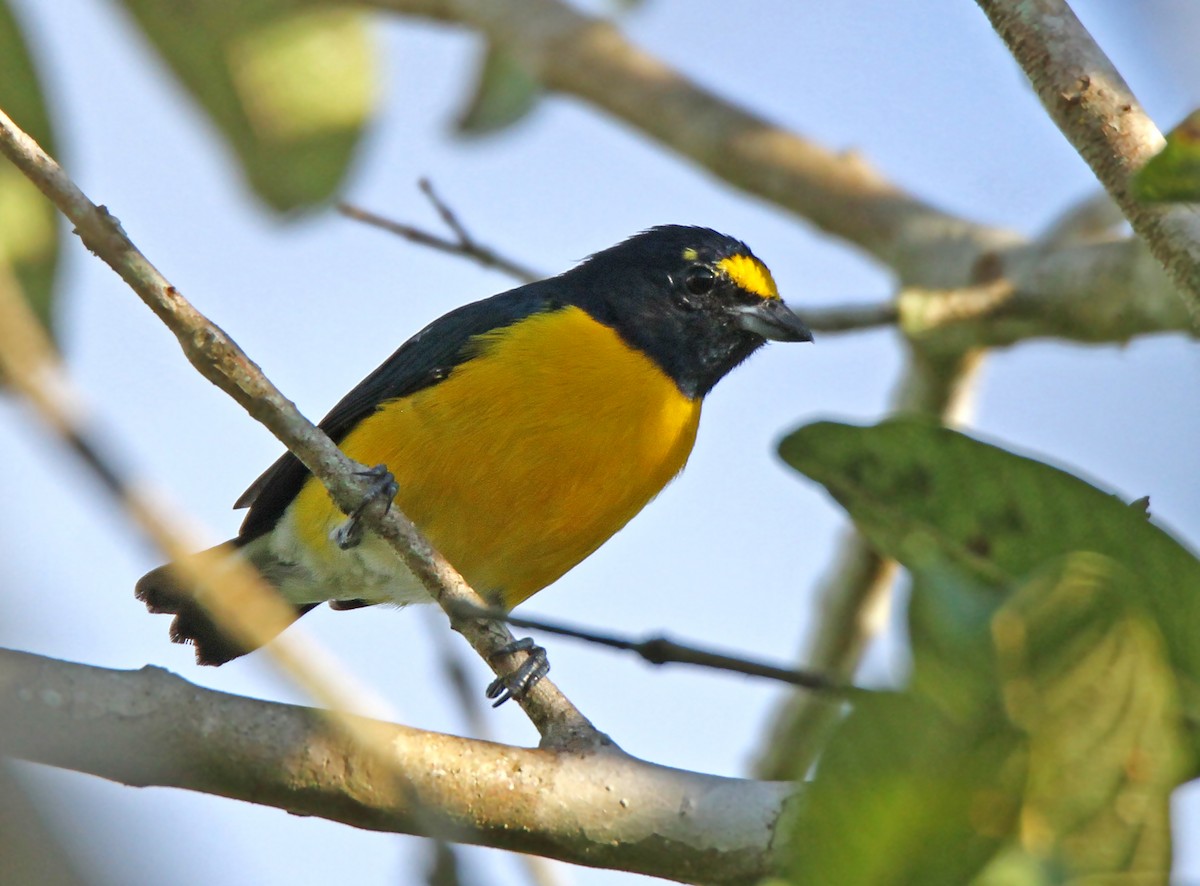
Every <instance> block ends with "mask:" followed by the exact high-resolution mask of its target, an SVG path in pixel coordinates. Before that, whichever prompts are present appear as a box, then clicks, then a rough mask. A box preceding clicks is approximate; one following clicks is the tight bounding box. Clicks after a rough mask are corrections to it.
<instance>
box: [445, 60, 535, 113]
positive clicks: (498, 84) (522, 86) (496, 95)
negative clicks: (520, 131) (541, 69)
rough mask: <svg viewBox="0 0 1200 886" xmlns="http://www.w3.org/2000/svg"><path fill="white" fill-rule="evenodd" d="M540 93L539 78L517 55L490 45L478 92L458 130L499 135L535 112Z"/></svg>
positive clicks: (476, 84) (480, 72) (476, 82)
mask: <svg viewBox="0 0 1200 886" xmlns="http://www.w3.org/2000/svg"><path fill="white" fill-rule="evenodd" d="M541 94H542V89H541V84H540V83H538V81H537V78H536V77H534V76H533V74H532V73H531V72H530V71H529V70H528V69H527V68H526V67H525V66H524V65H522V64H521V62H520V61H519V60H518V59H517V58H516V57H515V56H513V55H512V54H510V53H508V52H506V51H505V50H504V49H502V48H500V47H498V46H496V45H494V44H489V45H488V47H487V51H486V53H485V54H484V58H483V63H482V65H481V66H480V69H479V76H478V77H477V78H476V81H475V91H474V93H473V94H472V95H471V100H470V101H469V102H468V103H467V107H466V109H465V110H463V112H462V113H461V114H460V115H459V118H458V121H457V123H456V124H455V128H456V129H457V131H458V132H459V134H461V135H485V134H490V133H493V132H499V131H500V130H502V129H506V128H507V127H509V126H512V125H513V124H514V123H516V122H517V121H519V120H521V119H522V118H523V117H525V116H526V115H527V114H528V113H529V112H530V111H532V110H533V109H534V107H535V106H536V105H537V103H538V99H540V98H541Z"/></svg>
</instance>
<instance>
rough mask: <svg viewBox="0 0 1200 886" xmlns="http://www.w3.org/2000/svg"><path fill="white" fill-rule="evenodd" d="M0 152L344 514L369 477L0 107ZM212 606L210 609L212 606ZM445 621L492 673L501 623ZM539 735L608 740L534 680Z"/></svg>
mask: <svg viewBox="0 0 1200 886" xmlns="http://www.w3.org/2000/svg"><path fill="white" fill-rule="evenodd" d="M0 152H2V153H3V154H5V155H6V156H7V157H8V158H9V159H10V160H11V161H12V162H13V163H14V165H16V166H17V168H19V169H20V170H21V171H22V172H23V173H24V174H25V175H26V176H27V177H28V178H29V179H30V180H31V181H33V183H34V184H35V185H37V186H38V188H39V189H40V190H41V191H42V192H43V193H44V194H45V195H46V196H47V197H49V198H50V200H51V201H52V202H53V203H54V204H55V205H56V206H57V207H58V208H59V210H60V211H61V212H62V213H63V214H64V215H65V216H67V218H69V219H70V220H71V221H72V222H73V223H74V225H75V233H76V234H78V235H79V237H80V239H81V240H83V242H84V244H85V245H86V246H87V247H88V248H89V249H90V250H91V251H92V252H94V253H95V254H96V255H97V256H99V257H100V258H101V259H103V260H104V261H105V262H106V263H107V264H108V265H109V266H110V267H112V269H113V270H114V271H116V272H117V274H118V275H119V276H120V277H121V279H123V280H124V281H125V282H126V283H128V284H129V286H130V287H131V288H132V289H133V290H134V292H136V293H137V294H138V295H139V296H140V297H141V298H142V300H143V301H144V302H145V303H146V304H147V305H148V306H149V307H150V309H151V310H152V311H154V313H155V314H156V315H157V316H158V317H159V319H161V320H162V321H163V323H164V324H165V325H166V326H167V327H168V328H169V329H170V330H171V331H172V332H173V333H175V336H176V338H177V339H178V340H179V343H180V345H181V346H182V348H183V351H184V355H185V356H186V357H187V359H188V360H189V362H191V364H192V365H193V366H194V367H195V368H196V369H197V370H198V371H199V372H200V374H201V375H203V376H204V377H205V378H207V379H208V380H209V381H211V382H212V383H213V384H215V385H216V386H217V387H219V388H221V390H223V391H225V392H226V393H227V394H229V395H230V396H231V397H233V398H234V400H236V401H237V402H238V403H239V404H241V405H242V407H243V408H245V409H246V411H247V412H249V413H250V415H251V416H253V417H254V418H256V419H258V421H260V422H261V423H262V424H263V425H265V426H266V427H267V429H268V430H270V431H271V432H272V433H273V434H274V435H275V436H276V437H278V438H279V440H280V441H281V442H282V443H283V444H284V445H285V446H287V447H288V448H289V449H290V450H291V451H292V452H294V453H295V454H296V456H297V457H298V458H299V459H300V460H301V462H303V463H304V465H305V467H307V468H308V469H309V470H310V471H312V473H313V474H314V475H315V476H316V477H317V479H319V480H320V481H321V482H322V483H323V484H325V486H326V488H327V489H328V490H329V492H330V495H331V496H332V498H333V500H334V502H336V503H337V505H338V507H340V508H341V509H342V510H343V511H345V512H346V513H349V512H350V511H352V510H354V509H355V508H356V507H357V506H358V505H359V504H360V503H361V502H362V500H363V497H364V495H365V494H366V491H367V486H368V484H369V481H368V480H366V479H365V478H364V477H363V476H361V474H362V471H363V467H362V466H361V465H358V464H356V463H355V462H353V461H351V460H350V459H348V458H347V457H346V456H345V455H343V454H342V452H341V451H340V450H339V449H338V448H337V447H336V446H335V445H334V444H333V442H332V441H331V440H330V439H329V438H328V437H327V436H326V435H325V434H324V433H323V432H322V431H320V430H319V429H318V428H317V427H315V426H314V425H313V424H312V423H311V422H309V421H308V420H307V419H306V418H305V417H304V416H303V415H301V414H300V412H299V410H297V409H296V406H295V404H294V403H292V402H291V401H290V400H288V399H287V398H285V397H284V396H283V394H281V393H280V392H279V390H278V389H277V388H276V387H275V386H274V385H272V384H271V383H270V381H268V380H267V378H266V377H265V376H264V375H263V374H262V371H261V370H260V369H259V368H258V366H257V365H255V364H254V363H253V362H252V361H251V360H250V358H249V357H248V356H246V354H245V353H244V352H243V351H242V350H241V348H239V347H238V346H237V344H236V343H235V342H234V341H233V340H232V339H231V338H229V337H228V336H227V335H226V334H225V333H224V331H222V330H221V329H220V328H219V327H217V326H216V325H215V324H214V323H212V322H211V321H210V320H208V318H206V317H205V316H204V315H203V314H201V313H200V312H199V311H197V310H196V309H195V308H194V307H193V306H192V305H191V304H190V303H188V301H187V300H186V299H185V298H184V297H183V295H182V294H181V293H180V292H179V290H178V289H176V288H175V287H174V286H172V285H171V284H170V283H169V282H168V281H167V280H166V278H164V277H163V276H162V275H161V274H160V273H159V272H158V270H157V269H156V268H155V267H154V266H153V265H152V264H150V262H149V261H148V260H147V259H146V258H145V256H143V255H142V254H141V253H140V252H139V251H138V249H137V247H135V246H134V245H133V243H132V242H131V241H130V240H129V238H128V237H127V236H126V235H125V232H124V231H123V230H122V229H121V226H120V224H119V223H118V222H117V221H116V219H114V218H113V217H112V216H111V215H110V214H109V213H108V211H107V210H106V209H104V208H103V207H97V206H96V205H94V204H93V203H92V202H91V201H90V200H88V199H87V197H86V196H85V195H84V194H83V192H82V191H80V190H79V189H78V188H77V187H76V186H75V184H74V183H73V182H72V181H71V180H70V179H69V178H68V177H67V175H66V173H65V172H63V170H62V169H61V168H60V167H59V166H58V164H57V163H55V162H54V160H53V159H52V158H51V157H50V156H49V155H47V154H46V153H45V152H44V151H42V149H41V148H40V147H39V146H38V145H37V143H36V142H34V140H33V139H31V138H30V137H29V136H28V135H26V134H25V133H24V132H23V131H21V129H20V128H19V127H17V125H16V124H15V123H13V122H12V120H10V119H9V118H8V117H7V116H6V115H5V114H4V113H3V112H0ZM381 511H382V509H379V508H373V509H368V512H367V513H364V514H363V517H364V524H365V525H366V526H367V527H368V528H369V529H371V530H372V531H373V532H375V533H376V534H378V535H379V536H381V537H382V538H384V539H386V540H387V541H388V542H389V543H390V544H391V545H392V547H393V548H394V549H395V550H396V552H397V553H398V554H399V555H400V556H401V558H402V559H403V560H404V563H405V565H406V566H407V567H408V568H409V569H410V570H411V571H412V573H413V574H414V575H415V576H416V577H417V578H418V579H419V580H420V581H421V583H422V584H423V585H424V587H425V588H426V589H427V590H428V591H429V593H430V595H431V596H432V597H433V598H434V599H435V600H436V601H437V602H438V603H439V605H441V606H442V607H443V608H444V609H447V613H448V614H450V613H449V611H448V607H450V606H451V605H452V604H458V605H462V604H467V605H474V606H477V607H483V606H485V605H486V604H484V602H483V600H482V599H481V598H480V597H479V596H478V595H477V594H476V593H475V592H474V591H473V590H471V588H470V587H468V586H467V584H466V582H465V581H463V579H462V577H461V576H460V575H459V574H458V573H457V572H456V571H455V570H454V568H453V567H452V566H451V565H450V564H449V563H448V562H447V561H446V560H445V558H444V557H442V556H441V555H439V554H438V553H437V552H436V551H434V550H433V548H432V547H431V546H430V544H429V542H428V541H426V539H425V538H424V536H422V535H421V533H420V532H419V531H418V530H417V528H416V527H415V526H413V524H412V523H411V522H409V521H408V520H407V519H405V518H404V517H403V516H402V515H401V514H400V513H399V510H398V509H397V508H389V509H388V510H387V511H386V512H384V513H381ZM217 614H219V613H217ZM450 623H451V626H452V627H453V628H454V629H455V630H456V631H458V632H459V633H461V634H462V635H463V636H464V637H466V639H467V640H468V642H470V643H471V645H472V647H473V648H474V649H475V650H476V652H478V653H479V655H480V656H481V657H482V658H483V659H484V660H485V661H487V662H488V663H489V665H491V666H492V667H493V669H495V670H496V671H497V673H500V672H501V670H502V668H504V667H505V666H508V665H509V661H508V660H507V657H506V656H499V653H500V652H501V651H502V650H503V649H504V648H505V647H506V646H508V645H509V644H511V643H512V641H513V638H512V634H511V633H510V632H509V631H508V629H507V628H505V627H504V626H503V625H498V624H495V623H491V622H485V621H480V620H478V619H464V618H461V617H458V616H455V615H452V614H450ZM520 705H521V707H522V709H524V710H525V712H526V713H527V714H528V715H529V717H530V719H531V720H532V721H533V723H534V725H535V726H536V727H537V729H538V731H539V733H540V734H541V736H542V741H543V744H547V745H551V746H556V747H572V746H591V745H594V744H596V743H600V742H606V741H608V739H607V737H606V736H603V735H602V734H601V733H599V732H598V731H597V730H596V729H595V727H594V726H592V724H591V723H590V722H588V720H587V718H586V717H584V716H583V714H582V713H580V712H579V711H578V709H576V708H575V706H574V705H572V704H571V702H570V701H569V700H568V699H567V698H566V697H565V696H564V695H563V694H562V693H561V692H560V691H559V690H558V688H557V687H555V686H554V684H553V683H551V682H550V681H549V680H546V679H543V680H541V681H540V682H539V683H538V684H537V685H536V686H534V687H533V689H532V691H530V692H529V693H528V694H527V695H525V696H524V697H523V698H522V699H520Z"/></svg>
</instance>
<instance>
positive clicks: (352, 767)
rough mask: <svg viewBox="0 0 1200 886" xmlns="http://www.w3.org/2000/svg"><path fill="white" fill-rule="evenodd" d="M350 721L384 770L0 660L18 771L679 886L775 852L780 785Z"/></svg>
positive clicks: (108, 677)
mask: <svg viewBox="0 0 1200 886" xmlns="http://www.w3.org/2000/svg"><path fill="white" fill-rule="evenodd" d="M357 719H358V720H359V729H360V730H362V731H365V732H370V733H373V734H375V735H376V737H377V742H376V743H377V744H379V745H380V746H385V747H388V748H389V749H390V756H389V759H388V760H386V761H380V760H378V758H376V757H375V756H372V755H370V754H365V753H364V752H363V750H362V748H361V746H359V745H357V744H356V743H355V742H354V741H353V740H351V739H349V738H348V737H347V736H346V735H345V734H342V733H334V732H330V731H329V730H328V729H326V728H324V724H323V722H322V717H321V714H320V712H318V711H315V710H313V709H311V708H304V707H299V706H296V705H286V704H278V703H274V702H266V701H258V700H255V699H249V698H243V697H240V696H235V695H228V694H225V693H222V692H215V691H212V690H207V689H202V688H200V687H198V686H195V685H193V684H191V683H188V682H187V681H185V680H183V679H181V678H179V677H177V676H175V675H173V674H170V673H168V672H166V671H164V670H161V669H159V668H153V667H147V668H143V669H142V670H140V671H114V670H108V669H103V668H95V667H89V666H87V665H79V664H72V663H69V662H63V661H57V660H55V659H50V658H44V657H41V656H36V655H30V654H28V653H23V652H12V651H7V650H0V750H2V751H3V752H4V753H7V754H10V755H13V756H16V757H20V758H22V759H26V760H32V761H35V762H40V763H46V764H48V765H51V766H58V767H63V768H68V769H74V770H77V771H80V772H87V773H91V774H93V775H98V776H100V777H102V778H107V779H110V780H112V781H117V782H122V783H124V784H130V785H139V786H145V785H162V786H169V787H177V788H184V789H187V790H193V791H201V792H204V793H209V794H216V795H219V796H223V797H232V798H235V799H239V800H246V801H249V802H253V803H258V804H262V805H267V806H274V807H276V808H279V809H284V810H287V811H288V812H292V813H294V814H298V815H313V816H319V817H322V818H326V819H330V820H333V821H339V822H342V823H345V824H349V825H353V826H355V827H359V828H367V829H371V830H379V831H391V832H398V833H407V834H428V833H429V832H430V828H431V826H433V825H436V827H437V835H438V836H442V837H445V836H447V835H450V836H451V837H452V838H453V839H454V840H456V841H459V842H466V843H476V844H479V845H484V846H492V847H496V848H502V849H510V850H515V851H518V852H528V853H535V854H538V855H545V856H549V857H552V858H558V859H562V860H564V861H570V862H574V863H576V864H584V865H591V866H595V867H606V868H615V869H618V870H627V871H636V872H640V873H644V874H650V875H654V876H659V877H667V878H670V879H675V880H683V881H689V882H695V881H698V880H703V881H704V882H706V883H744V882H757V881H758V879H759V878H761V877H764V876H766V875H768V874H770V873H772V869H773V867H774V865H775V863H776V862H775V860H776V859H777V858H779V857H780V854H781V853H782V852H783V849H782V847H779V846H773V845H772V842H773V840H774V838H775V828H776V824H777V823H778V821H779V819H780V816H781V814H782V813H783V810H784V807H785V805H786V803H787V801H788V799H789V797H791V796H792V795H793V794H794V793H795V791H796V788H795V786H794V785H791V784H784V783H778V782H756V781H748V780H743V779H733V778H721V777H717V776H711V775H701V774H698V773H692V772H685V771H681V770H677V769H668V768H666V767H662V766H656V765H653V764H650V763H646V762H643V761H641V760H638V759H636V758H634V757H630V756H628V755H626V754H624V753H622V752H621V751H619V750H617V749H615V748H607V749H601V750H597V751H595V752H593V753H589V754H575V753H569V752H562V751H555V750H530V749H524V748H512V747H507V746H505V745H499V744H494V743H491V742H484V741H476V740H470V739H464V738H457V737H454V736H450V735H442V734H439V733H433V732H425V731H423V730H419V729H411V728H408V727H404V726H395V725H392V724H388V723H383V722H379V721H376V720H369V719H366V718H357ZM382 767H386V768H382ZM391 771H396V772H399V773H400V774H401V775H402V777H403V780H404V783H405V785H407V788H408V789H407V790H399V789H397V787H396V782H395V780H394V779H391V778H389V777H387V776H388V775H390V772H391ZM418 802H419V804H420V808H414V807H415V804H416V803H418ZM435 815H436V820H432V819H433V817H434V816H435ZM782 833H783V832H781V835H782Z"/></svg>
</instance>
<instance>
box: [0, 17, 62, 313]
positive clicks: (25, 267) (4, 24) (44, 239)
mask: <svg viewBox="0 0 1200 886" xmlns="http://www.w3.org/2000/svg"><path fill="white" fill-rule="evenodd" d="M0 107H2V108H4V111H5V113H7V114H8V116H9V117H11V118H12V119H13V121H14V122H15V123H16V124H17V125H18V126H20V127H21V128H22V129H24V130H25V131H26V132H27V133H29V134H30V135H31V136H32V137H33V138H34V139H35V140H36V141H37V142H38V144H40V145H41V146H42V147H43V148H44V149H45V150H46V151H47V152H49V153H51V154H53V153H54V152H55V147H54V139H53V136H52V133H51V126H50V114H49V110H48V109H47V107H46V100H45V96H44V95H43V94H42V88H41V84H40V83H39V81H38V76H37V70H36V68H35V66H34V62H33V58H32V56H31V55H30V53H29V48H28V46H27V45H26V44H25V40H24V38H23V37H22V35H21V31H20V28H19V27H18V23H17V21H16V19H15V18H14V17H13V14H12V11H11V10H10V9H9V7H8V4H7V3H6V2H4V0H0ZM59 233H60V223H59V219H58V213H57V211H55V209H54V206H53V205H52V204H51V203H50V201H48V200H47V199H46V198H45V197H43V196H42V194H41V192H40V191H39V190H38V189H37V188H36V187H34V186H33V184H32V183H30V181H29V180H28V179H27V178H25V176H24V175H22V174H21V172H20V171H19V170H18V169H17V168H16V167H15V166H13V165H12V164H11V163H3V162H0V262H3V263H7V264H8V265H9V266H10V267H11V268H12V269H13V271H14V272H15V274H16V279H17V281H18V283H19V284H20V285H21V288H22V290H23V291H24V293H25V296H26V298H28V299H29V302H30V304H31V305H32V306H33V309H34V312H35V313H36V314H37V316H38V317H39V318H40V319H41V320H42V322H43V323H45V324H46V326H47V328H49V327H50V325H51V317H52V311H51V308H52V301H53V295H54V277H55V271H56V270H57V267H58V250H59Z"/></svg>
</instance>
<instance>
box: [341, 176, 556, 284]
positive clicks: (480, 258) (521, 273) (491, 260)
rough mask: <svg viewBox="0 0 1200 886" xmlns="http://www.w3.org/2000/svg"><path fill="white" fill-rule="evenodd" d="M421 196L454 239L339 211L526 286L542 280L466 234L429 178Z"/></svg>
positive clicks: (346, 208)
mask: <svg viewBox="0 0 1200 886" xmlns="http://www.w3.org/2000/svg"><path fill="white" fill-rule="evenodd" d="M420 188H421V193H423V194H424V195H425V196H426V197H427V198H428V199H429V202H430V203H432V204H433V207H434V209H436V210H437V213H438V215H439V216H440V217H441V219H442V221H444V222H445V223H446V226H447V227H448V228H450V230H451V232H452V233H453V234H454V239H452V240H451V239H447V238H446V237H441V236H438V235H437V234H431V233H430V232H429V231H424V230H422V229H420V228H417V227H413V226H412V225H406V224H404V223H402V222H397V221H393V220H392V219H389V218H384V217H383V216H382V215H376V214H375V213H373V212H368V211H367V210H365V209H360V208H359V207H357V206H351V205H350V204H349V203H339V204H338V212H340V213H341V214H342V215H344V216H346V217H347V218H352V219H354V220H356V221H360V222H364V223H365V224H368V225H373V226H374V227H377V228H382V229H383V230H385V231H388V232H390V233H392V234H395V235H396V236H398V237H403V238H404V239H405V240H408V241H409V242H410V243H417V244H419V245H421V246H428V247H429V248H430V249H436V250H438V251H439V252H447V253H449V254H450V255H458V256H462V257H463V258H468V259H470V260H471V261H473V262H475V263H476V264H479V265H482V266H483V267H485V268H495V269H496V270H498V271H501V272H503V273H505V274H508V275H509V276H510V277H513V278H515V279H517V280H520V281H521V282H523V283H531V282H533V281H534V280H540V279H541V278H542V277H544V276H545V275H544V274H539V273H538V272H537V271H534V270H533V269H531V268H528V267H526V266H525V265H522V264H519V263H517V262H515V261H513V260H512V259H510V258H505V257H504V256H503V255H501V254H500V253H498V252H496V250H494V249H491V248H489V247H487V246H484V245H483V244H481V243H479V242H478V241H476V240H475V238H474V237H472V236H471V235H470V234H469V233H467V229H466V228H465V227H463V224H462V222H460V221H459V220H458V216H457V215H456V214H455V213H454V211H453V210H452V209H451V208H450V207H449V206H448V205H447V204H446V203H445V202H444V201H443V200H442V198H441V197H439V196H438V195H437V192H436V191H434V189H433V184H432V183H431V182H430V181H429V179H425V178H423V179H421V181H420Z"/></svg>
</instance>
